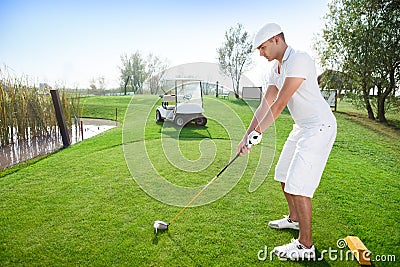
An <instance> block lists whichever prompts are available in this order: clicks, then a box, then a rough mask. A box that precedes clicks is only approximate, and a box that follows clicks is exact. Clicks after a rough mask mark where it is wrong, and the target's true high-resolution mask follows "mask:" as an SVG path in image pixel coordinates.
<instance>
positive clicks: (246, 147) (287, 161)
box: [238, 23, 336, 260]
mask: <svg viewBox="0 0 400 267" xmlns="http://www.w3.org/2000/svg"><path fill="white" fill-rule="evenodd" d="M253 48H254V49H258V50H259V52H260V56H262V57H265V58H266V59H267V60H268V61H273V60H275V62H274V65H273V67H272V70H271V72H270V73H269V76H268V84H267V89H266V92H265V94H264V95H263V98H262V100H261V103H260V106H259V107H258V109H257V110H256V112H255V113H254V117H253V119H252V121H251V123H250V126H249V128H248V130H247V131H246V133H245V135H244V137H243V139H242V141H241V142H240V143H239V145H238V153H240V154H244V153H248V152H249V151H250V150H251V146H252V145H255V144H258V143H259V142H260V141H261V137H262V133H263V132H264V131H265V130H267V129H268V127H270V126H271V125H272V124H273V122H274V121H275V120H276V119H277V118H278V117H279V115H280V114H281V112H282V110H283V109H284V108H285V106H287V107H288V109H289V111H290V114H291V116H292V118H293V120H294V125H293V130H292V131H291V133H290V134H289V136H288V138H287V140H286V143H285V145H284V147H283V149H282V153H281V155H280V158H279V161H278V163H277V165H276V169H275V180H276V181H278V182H280V183H281V186H282V189H283V193H284V195H285V198H286V200H287V203H288V206H289V215H288V216H285V217H284V218H283V219H281V220H276V221H271V222H269V226H270V227H272V228H277V229H297V230H300V232H299V237H298V239H295V240H293V241H292V242H291V243H289V244H286V245H282V246H279V247H275V248H274V250H273V252H274V253H275V254H276V255H277V256H279V257H281V258H287V259H291V260H298V259H314V258H315V247H314V245H313V241H312V236H311V215H312V206H311V198H312V197H313V194H314V192H315V190H316V189H317V187H318V184H319V182H320V179H321V176H322V173H323V170H324V168H325V165H326V162H327V159H328V156H329V153H330V151H331V148H332V145H333V143H334V140H335V138H336V119H335V117H334V115H333V114H332V111H331V109H330V107H329V105H328V104H327V102H326V101H325V100H324V98H323V97H322V96H321V92H320V89H319V86H318V83H317V73H316V68H315V64H314V61H313V60H312V59H311V57H310V56H309V55H308V54H307V53H304V52H300V51H296V50H294V49H293V48H292V47H290V46H288V45H287V44H286V42H285V37H284V34H283V32H282V30H281V27H280V26H279V25H277V24H275V23H268V24H266V25H265V26H263V27H262V28H261V29H260V30H259V31H258V33H257V34H256V36H255V38H254V42H253Z"/></svg>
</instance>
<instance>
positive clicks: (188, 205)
mask: <svg viewBox="0 0 400 267" xmlns="http://www.w3.org/2000/svg"><path fill="white" fill-rule="evenodd" d="M239 156H240V154H239V153H238V154H236V156H235V157H234V158H233V159H231V161H229V162H228V164H226V166H225V167H224V168H223V169H222V170H221V171H220V172H219V173H218V174H217V175H216V176H215V177H214V178H212V180H211V181H210V182H209V183H208V184H206V185H205V186H204V187H203V189H201V190H200V192H199V193H197V195H195V196H194V197H193V198H192V200H190V201H189V203H187V204H186V206H184V207H183V208H182V209H181V210H180V211H179V212H178V213H177V214H176V215H175V217H174V218H173V219H172V220H171V221H170V222H169V224H170V225H171V224H172V223H173V222H174V221H175V220H176V219H177V218H178V217H179V216H180V215H181V214H182V213H183V212H184V211H185V210H186V209H187V208H188V207H190V205H192V203H193V202H194V201H195V200H196V199H197V198H198V197H199V196H200V195H201V194H203V192H204V191H205V190H206V188H207V187H208V186H209V185H210V184H212V183H213V182H214V180H215V179H217V178H218V177H219V176H220V175H221V174H222V173H223V172H224V171H225V170H226V169H227V168H228V167H229V166H230V165H231V164H232V163H233V162H234V161H235V160H236V159H237V158H238V157H239Z"/></svg>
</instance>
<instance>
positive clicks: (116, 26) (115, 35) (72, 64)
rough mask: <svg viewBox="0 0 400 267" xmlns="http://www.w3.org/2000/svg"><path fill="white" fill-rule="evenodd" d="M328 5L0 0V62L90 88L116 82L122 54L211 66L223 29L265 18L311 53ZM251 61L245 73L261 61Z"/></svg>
mask: <svg viewBox="0 0 400 267" xmlns="http://www.w3.org/2000/svg"><path fill="white" fill-rule="evenodd" d="M328 2H329V0H318V1H315V0H304V1H298V0H297V1H294V0H293V1H269V0H263V1H259V0H255V1H237V0H229V1H225V0H223V1H217V0H201V1H190V0H186V1H161V0H152V1H147V0H146V1H145V0H143V1H128V0H126V1H123V0H114V1H103V0H96V1H91V0H88V1H85V0H80V1H75V0H59V1H53V0H49V1H41V0H38V1H30V0H26V1H22V0H0V23H1V26H0V64H1V69H3V70H4V65H6V66H8V67H9V68H10V70H11V72H12V73H13V74H14V75H16V76H21V75H22V74H27V75H29V76H30V77H31V78H32V79H33V80H35V81H37V82H47V83H49V84H50V85H54V83H56V82H57V83H61V84H65V85H66V86H78V87H82V88H87V87H88V86H89V82H90V80H91V79H92V78H96V77H99V76H104V77H105V78H106V83H107V86H108V87H116V86H118V84H119V69H118V66H120V61H121V60H120V56H121V55H122V54H123V53H127V54H131V53H133V52H135V51H140V52H141V53H143V55H147V54H148V53H153V54H154V55H156V56H159V57H160V58H163V59H166V60H168V61H169V65H170V66H171V67H172V66H175V65H179V64H184V63H191V62H213V63H216V62H217V53H216V49H217V48H218V47H220V46H221V45H222V43H223V41H224V33H225V31H226V30H228V29H229V28H230V27H232V26H235V25H236V24H237V23H241V24H242V25H243V26H244V28H245V30H246V31H248V32H249V33H250V34H251V35H254V34H255V32H256V31H257V30H258V29H259V28H260V27H261V26H262V25H263V24H265V23H266V22H276V23H278V24H280V25H281V27H282V29H283V31H284V32H285V35H286V41H287V43H288V44H289V45H291V46H293V47H294V48H295V49H300V50H305V51H307V52H309V53H310V54H311V55H312V56H313V57H314V58H316V54H315V52H314V51H313V49H312V44H313V38H314V36H315V35H316V34H317V33H318V32H320V31H321V29H322V28H323V20H322V18H323V16H324V15H325V14H326V12H327V11H328V8H327V3H328ZM255 58H257V60H255V63H254V65H253V70H252V72H253V74H249V75H250V76H252V75H253V76H254V75H255V74H254V73H257V75H258V74H259V72H260V70H261V69H262V67H260V66H264V65H263V64H264V63H263V61H262V62H261V61H259V59H258V57H255ZM316 59H317V58H316Z"/></svg>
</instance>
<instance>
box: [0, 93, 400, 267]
mask: <svg viewBox="0 0 400 267" xmlns="http://www.w3.org/2000/svg"><path fill="white" fill-rule="evenodd" d="M158 102H159V100H158V98H157V97H156V96H140V95H135V96H133V97H132V99H131V98H130V97H88V98H84V99H82V103H83V116H85V117H96V118H107V119H115V111H116V108H117V109H118V115H117V119H118V121H120V122H121V124H120V126H118V127H116V128H114V129H111V130H109V131H107V132H105V133H102V134H100V135H98V136H95V137H93V138H90V139H87V140H85V141H83V142H81V143H77V144H75V145H73V146H71V147H69V148H67V149H64V150H61V151H59V152H57V153H54V154H52V155H49V156H47V157H43V158H41V159H39V160H32V161H30V162H28V163H26V164H22V165H20V166H16V167H14V168H11V169H6V170H4V171H2V172H0V203H1V204H0V205H1V209H0V229H1V230H0V241H1V242H0V266H15V265H17V266H30V265H34V266H71V265H72V266H357V265H358V263H357V261H356V260H352V259H346V255H345V253H346V251H347V248H338V244H337V242H338V240H340V239H342V238H344V237H346V236H349V235H356V236H358V237H359V238H360V239H361V240H362V241H363V243H364V244H365V245H366V246H367V248H368V249H369V250H370V251H371V252H372V255H371V259H373V260H375V262H374V266H398V265H399V261H400V246H399V245H400V231H399V229H400V223H399V219H398V218H399V217H400V212H399V210H400V206H399V203H400V195H399V189H400V181H399V178H400V147H399V139H398V138H397V139H396V138H393V136H392V135H385V134H383V133H382V132H376V131H373V130H371V129H370V128H368V127H365V126H363V125H361V124H358V123H357V122H354V121H353V120H351V119H349V116H348V115H346V114H345V113H335V116H336V118H337V122H338V135H337V139H336V142H335V144H334V147H333V150H332V153H331V156H330V158H329V161H328V164H327V167H326V169H325V172H324V175H323V177H322V180H321V184H320V186H319V188H318V190H317V191H316V193H315V195H314V199H313V210H314V211H313V212H314V213H313V235H314V236H313V239H314V242H315V246H316V249H317V257H318V260H317V261H315V262H307V263H301V262H300V263H298V262H290V261H289V262H282V261H280V260H279V259H278V258H276V257H270V251H271V250H272V249H273V247H275V246H278V245H282V244H283V243H288V242H290V239H291V238H297V231H294V230H289V231H288V230H274V229H271V228H269V227H268V221H270V220H275V219H278V218H281V217H282V215H284V214H287V208H286V204H285V200H284V196H283V194H282V192H281V189H280V185H279V184H278V183H277V182H275V181H273V176H274V164H275V163H276V161H277V159H278V157H279V154H280V151H281V149H282V146H283V143H284V141H285V140H286V137H287V135H288V134H289V132H290V130H291V128H292V124H293V121H292V119H291V117H290V115H289V114H288V113H287V112H284V113H283V114H282V115H281V116H280V118H278V120H277V121H276V124H275V126H274V127H273V128H272V129H271V130H270V131H269V132H268V133H266V135H265V137H263V143H262V145H260V146H258V147H254V151H253V152H252V153H251V154H250V155H249V156H243V157H241V158H239V159H237V160H236V161H235V162H234V164H232V166H231V167H229V168H228V169H227V170H226V172H225V173H224V174H223V175H222V176H221V179H220V180H218V182H217V183H216V185H215V187H210V191H209V192H205V193H204V197H203V196H202V197H201V198H199V199H198V201H197V200H196V202H195V203H194V204H195V205H194V206H195V207H191V208H188V209H187V210H186V211H185V212H184V213H183V214H182V215H181V216H180V217H179V218H178V219H177V220H176V221H175V222H174V224H173V225H171V227H170V228H169V230H168V232H162V233H158V234H157V235H156V234H155V233H154V229H153V223H154V221H155V220H163V221H169V220H171V219H172V218H173V217H174V216H175V215H176V214H177V213H178V212H179V211H180V210H181V208H182V206H183V205H184V204H185V203H187V201H188V200H190V199H191V198H192V197H193V194H195V193H196V192H198V191H199V190H200V189H201V188H202V187H203V186H204V185H206V184H207V182H209V181H210V180H211V179H212V178H213V177H214V176H215V175H216V174H217V173H218V172H219V171H220V170H221V168H222V167H223V166H224V165H225V164H227V163H228V162H229V160H230V159H231V158H232V156H234V154H235V149H236V144H237V142H239V138H240V136H241V135H242V134H243V132H241V131H242V130H243V131H244V129H245V127H247V125H248V124H249V122H250V120H251V118H252V109H254V107H256V103H251V106H249V105H247V104H245V103H244V102H242V101H239V100H233V99H230V100H226V99H224V100H219V99H216V98H215V97H205V99H204V105H205V110H206V113H205V115H206V116H208V119H209V120H208V123H207V125H206V126H205V127H194V126H190V127H186V128H184V129H183V130H181V131H179V129H177V128H176V127H174V126H172V125H168V124H165V125H163V124H160V123H156V121H155V108H156V104H157V103H158ZM227 110H230V112H228V111H227ZM125 111H127V112H126V116H124V115H123V114H125ZM124 119H125V120H124ZM237 121H239V122H240V124H237V123H236V122H237ZM260 168H262V169H260ZM255 173H256V175H255ZM157 177H158V178H159V180H158V178H157ZM255 177H256V178H255ZM264 178H265V180H263V179H264ZM152 179H154V180H152ZM161 179H165V181H168V182H169V183H171V184H174V185H177V186H179V190H182V188H189V189H190V188H191V190H189V191H182V192H188V193H187V194H174V192H175V191H166V190H165V189H166V187H165V186H161V185H160V184H157V183H154V182H155V181H161ZM249 187H250V188H251V190H249ZM179 190H178V191H176V192H180V191H179ZM250 191H251V192H250ZM160 192H162V193H160ZM221 192H223V193H221ZM158 193H160V194H158ZM171 203H175V204H176V205H171ZM179 203H181V204H179ZM207 203H208V204H207ZM333 250H335V251H336V252H332V251H333ZM329 251H330V252H331V254H329V253H328V252H329ZM383 259H385V260H383Z"/></svg>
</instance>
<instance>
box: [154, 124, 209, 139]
mask: <svg viewBox="0 0 400 267" xmlns="http://www.w3.org/2000/svg"><path fill="white" fill-rule="evenodd" d="M157 124H158V125H160V126H162V127H163V128H164V129H163V131H162V132H163V134H165V135H167V136H170V137H173V138H176V137H177V134H178V135H179V138H180V139H204V138H211V134H210V132H209V131H208V127H207V126H196V125H195V124H193V123H191V124H187V125H185V126H184V127H180V126H177V125H176V124H174V123H172V122H157Z"/></svg>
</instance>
